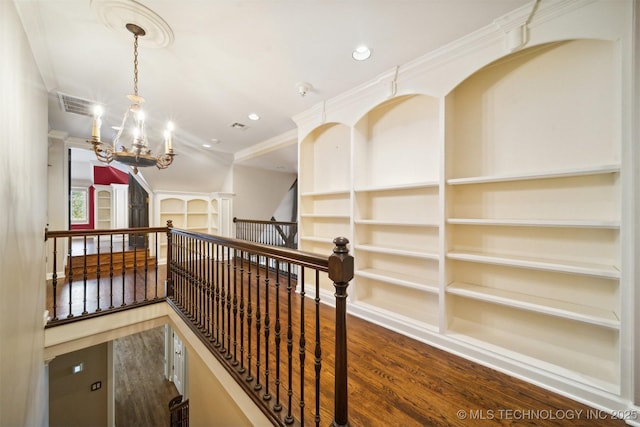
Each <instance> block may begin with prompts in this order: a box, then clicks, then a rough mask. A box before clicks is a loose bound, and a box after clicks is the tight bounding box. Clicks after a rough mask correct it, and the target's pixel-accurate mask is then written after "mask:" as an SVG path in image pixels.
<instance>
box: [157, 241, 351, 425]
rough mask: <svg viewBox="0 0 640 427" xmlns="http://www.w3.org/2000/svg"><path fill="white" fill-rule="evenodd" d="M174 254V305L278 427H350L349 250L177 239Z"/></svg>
mask: <svg viewBox="0 0 640 427" xmlns="http://www.w3.org/2000/svg"><path fill="white" fill-rule="evenodd" d="M169 244H170V254H171V256H170V259H171V263H170V266H169V273H168V283H169V285H168V286H169V291H168V295H169V296H168V299H167V301H168V302H169V303H170V304H171V305H173V306H174V307H175V309H176V310H177V311H178V313H180V314H181V316H182V317H183V319H184V320H185V321H186V322H187V324H189V325H190V327H191V329H192V330H193V331H194V332H195V333H196V334H197V335H198V336H199V337H200V339H201V341H202V342H203V343H204V344H205V345H206V346H207V347H208V348H209V349H210V351H211V352H212V353H213V354H214V355H215V356H216V357H217V358H218V360H219V361H220V362H221V363H222V365H223V366H225V367H226V369H227V370H228V371H229V372H230V373H231V374H232V376H234V377H235V379H236V381H237V382H238V383H239V384H240V385H241V386H242V387H244V389H245V391H246V392H247V393H248V394H249V396H251V397H252V398H253V400H254V402H255V403H256V404H258V406H259V407H260V408H261V409H262V410H263V412H264V413H265V414H266V415H267V416H268V417H269V419H270V420H271V421H272V422H273V423H274V424H275V425H282V426H287V425H316V426H319V425H321V424H322V425H326V424H329V422H328V421H327V420H329V419H331V420H332V421H331V423H332V425H333V426H347V425H348V404H347V328H346V298H347V287H348V284H349V281H350V280H351V279H352V278H353V257H352V256H351V255H349V252H348V249H347V244H348V240H347V239H345V238H342V237H339V238H336V239H335V240H334V244H335V248H334V249H333V253H332V254H330V255H327V256H320V255H316V254H310V253H305V252H300V251H297V250H291V249H287V248H279V247H274V246H269V245H263V244H258V243H252V242H246V241H243V240H239V239H231V238H222V237H219V236H210V235H205V234H199V233H193V232H188V231H184V230H176V229H172V230H171V232H170V238H169ZM272 266H273V267H272ZM294 268H295V269H297V271H298V274H297V275H292V274H290V272H291V271H292V270H293V269H294ZM334 307H335V309H334ZM332 313H334V317H333V318H331V314H332ZM332 351H333V354H332ZM327 352H328V353H327ZM325 354H329V356H328V357H324V356H323V355H325Z"/></svg>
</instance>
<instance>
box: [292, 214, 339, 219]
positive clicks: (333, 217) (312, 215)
mask: <svg viewBox="0 0 640 427" xmlns="http://www.w3.org/2000/svg"><path fill="white" fill-rule="evenodd" d="M300 218H325V219H349V218H351V216H349V215H342V214H338V213H336V214H300Z"/></svg>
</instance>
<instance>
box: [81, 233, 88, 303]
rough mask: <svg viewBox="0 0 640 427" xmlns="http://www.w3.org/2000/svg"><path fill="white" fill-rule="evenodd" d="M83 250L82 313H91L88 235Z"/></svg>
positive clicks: (85, 237) (84, 240)
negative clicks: (88, 298) (88, 278)
mask: <svg viewBox="0 0 640 427" xmlns="http://www.w3.org/2000/svg"><path fill="white" fill-rule="evenodd" d="M83 252H84V257H82V261H83V262H82V314H83V315H85V314H89V312H88V311H87V276H88V275H87V236H86V235H85V236H84V239H83Z"/></svg>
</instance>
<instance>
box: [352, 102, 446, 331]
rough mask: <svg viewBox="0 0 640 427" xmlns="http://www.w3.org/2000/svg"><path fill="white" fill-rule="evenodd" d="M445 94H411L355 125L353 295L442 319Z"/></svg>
mask: <svg viewBox="0 0 640 427" xmlns="http://www.w3.org/2000/svg"><path fill="white" fill-rule="evenodd" d="M439 111H440V107H439V100H438V99H437V98H434V97H431V96H428V95H406V96H399V97H396V98H393V99H390V100H388V101H386V102H384V103H382V104H379V105H377V106H376V107H375V108H372V109H371V110H370V111H369V112H368V113H367V114H365V115H364V116H363V117H362V118H361V119H360V120H359V121H358V122H357V123H356V125H355V127H354V197H355V199H354V249H355V261H356V273H355V274H356V279H355V286H354V290H355V292H354V291H352V295H353V297H352V301H353V303H354V304H356V305H358V306H359V307H360V308H361V309H362V310H365V311H368V312H369V313H372V314H373V315H374V316H377V317H380V316H382V317H383V318H388V319H390V321H394V320H395V321H401V322H403V323H404V324H411V325H413V326H414V327H418V328H420V329H431V330H437V327H438V289H439V288H438V272H439V255H438V251H439V218H440V217H441V215H440V212H439V211H440V210H439V207H438V206H439V181H440V167H439V165H440V146H441V143H440V139H439V138H440V136H439V123H440V116H439Z"/></svg>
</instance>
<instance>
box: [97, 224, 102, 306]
mask: <svg viewBox="0 0 640 427" xmlns="http://www.w3.org/2000/svg"><path fill="white" fill-rule="evenodd" d="M96 253H97V256H98V262H97V266H96V312H100V311H101V309H100V269H101V267H100V235H99V234H98V235H97V236H96Z"/></svg>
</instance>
